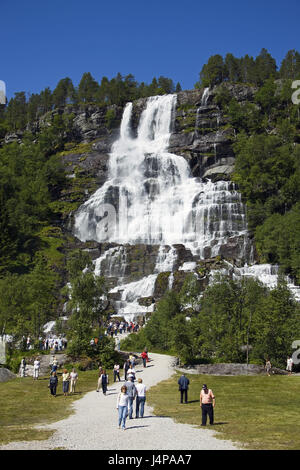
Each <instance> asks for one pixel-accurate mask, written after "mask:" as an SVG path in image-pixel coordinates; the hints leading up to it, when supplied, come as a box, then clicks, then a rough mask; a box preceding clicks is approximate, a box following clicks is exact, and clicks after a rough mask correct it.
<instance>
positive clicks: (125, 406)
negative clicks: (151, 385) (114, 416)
mask: <svg viewBox="0 0 300 470" xmlns="http://www.w3.org/2000/svg"><path fill="white" fill-rule="evenodd" d="M135 398H136V409H135V414H136V415H135V417H136V418H139V416H140V417H141V418H143V416H144V406H145V401H146V386H145V385H144V384H143V381H142V379H140V378H139V379H138V383H137V384H136V385H135V384H134V383H133V378H131V380H128V381H127V382H126V383H125V385H123V386H122V388H121V392H120V393H119V395H118V399H117V410H118V412H119V429H120V428H121V426H122V429H123V430H124V431H125V429H126V418H127V416H128V415H129V419H132V412H133V401H134V399H135Z"/></svg>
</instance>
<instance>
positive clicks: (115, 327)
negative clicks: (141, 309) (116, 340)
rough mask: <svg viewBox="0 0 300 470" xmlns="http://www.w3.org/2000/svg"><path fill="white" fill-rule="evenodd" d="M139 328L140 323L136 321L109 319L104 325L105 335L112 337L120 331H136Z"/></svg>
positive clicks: (120, 332)
mask: <svg viewBox="0 0 300 470" xmlns="http://www.w3.org/2000/svg"><path fill="white" fill-rule="evenodd" d="M139 328H140V325H139V323H138V322H133V321H130V322H128V321H125V320H124V321H119V320H115V321H112V320H110V322H109V323H108V324H107V325H106V331H105V335H107V336H111V337H114V336H117V335H118V334H122V333H136V332H137V331H138V330H139Z"/></svg>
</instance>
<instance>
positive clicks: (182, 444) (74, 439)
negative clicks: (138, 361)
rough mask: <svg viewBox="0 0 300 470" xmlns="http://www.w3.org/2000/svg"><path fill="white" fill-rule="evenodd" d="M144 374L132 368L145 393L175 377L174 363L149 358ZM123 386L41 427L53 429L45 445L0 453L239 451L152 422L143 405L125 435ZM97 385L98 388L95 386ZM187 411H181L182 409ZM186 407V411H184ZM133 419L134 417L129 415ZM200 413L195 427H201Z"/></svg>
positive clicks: (162, 420) (165, 422) (203, 433)
mask: <svg viewBox="0 0 300 470" xmlns="http://www.w3.org/2000/svg"><path fill="white" fill-rule="evenodd" d="M150 357H151V359H152V360H151V362H150V363H149V364H148V366H147V368H145V369H144V368H143V367H142V366H140V365H138V366H136V371H137V378H139V377H141V378H142V379H143V383H144V384H145V385H146V387H147V388H148V389H149V388H150V387H151V386H153V385H156V384H157V383H159V382H161V381H162V380H166V379H167V378H169V377H170V376H171V375H173V373H174V369H173V367H172V362H173V360H174V358H172V357H170V356H165V355H160V354H150ZM122 384H123V382H122V381H121V382H116V383H113V384H110V385H109V387H108V393H107V395H106V396H104V395H103V393H102V392H101V391H100V392H99V393H96V392H95V391H93V392H89V393H87V394H86V395H85V396H84V397H83V398H82V399H80V400H77V401H76V402H74V403H73V407H74V411H75V412H74V414H72V415H71V416H69V417H68V418H67V419H64V420H62V421H58V422H56V423H53V424H50V425H46V426H42V427H41V428H42V429H54V430H55V432H54V434H53V436H52V437H51V438H50V439H48V440H45V441H31V442H12V443H10V444H8V445H5V446H2V447H0V449H1V450H4V449H11V450H12V449H13V450H15V449H18V450H48V449H55V448H64V449H67V450H100V449H105V450H132V449H137V450H138V449H139V450H142V449H145V450H198V449H199V450H202V449H205V450H212V449H215V450H233V449H238V446H235V445H234V444H233V443H232V442H230V441H224V440H220V439H216V438H215V437H214V435H215V433H214V431H212V430H210V429H208V428H207V429H201V428H200V429H199V428H196V427H195V426H191V425H187V424H179V423H175V422H174V421H173V420H172V419H171V418H167V417H164V416H155V415H154V414H153V412H152V409H151V407H149V406H148V405H147V401H146V405H145V415H144V418H142V419H141V418H140V419H132V420H129V419H127V421H126V426H127V429H126V431H124V430H122V429H119V428H118V413H117V409H116V401H117V394H118V392H119V390H120V388H121V385H122ZM95 385H96V384H95ZM183 406H185V405H183ZM187 406H188V405H187ZM133 416H135V413H134V414H133ZM200 416H201V414H200V408H199V421H200V419H201V418H200Z"/></svg>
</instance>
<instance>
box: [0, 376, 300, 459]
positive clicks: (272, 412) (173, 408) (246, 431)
mask: <svg viewBox="0 0 300 470" xmlns="http://www.w3.org/2000/svg"><path fill="white" fill-rule="evenodd" d="M178 377H179V374H177V375H174V376H173V377H172V378H170V379H169V380H166V381H164V382H162V383H160V384H159V385H157V386H155V387H153V388H151V390H150V391H149V393H148V403H150V404H151V405H152V406H154V411H155V414H157V415H163V416H170V417H171V418H173V419H175V420H176V421H178V422H182V423H189V424H193V425H200V424H201V411H200V407H199V392H200V390H201V387H202V384H203V383H207V385H208V386H209V387H210V388H212V390H213V392H214V393H215V395H216V408H215V427H214V430H215V431H217V436H219V437H220V438H222V439H230V440H232V441H233V442H237V443H239V444H240V445H241V443H242V444H243V445H244V446H245V447H246V448H249V449H278V450H283V449H290V450H291V449H299V448H300V424H299V423H300V394H299V388H300V377H299V376H292V377H288V376H271V377H266V376H254V377H250V376H249V377H247V376H237V377H221V376H207V375H199V376H196V375H189V379H190V390H189V396H188V399H189V403H188V404H187V405H181V404H179V392H178V385H177V380H178ZM111 381H112V379H111V377H110V382H111ZM96 384H97V371H87V372H80V371H79V381H78V385H77V391H76V394H75V395H74V396H68V397H67V398H65V397H64V396H63V394H62V382H61V376H59V385H58V396H57V397H56V398H54V397H52V396H50V392H49V389H48V388H47V385H48V378H47V377H44V378H40V379H39V380H38V381H33V379H32V377H26V378H24V379H22V378H17V379H15V380H11V381H9V382H5V383H0V395H1V413H0V444H4V443H7V442H10V441H16V440H32V439H47V438H48V437H49V436H50V435H51V433H52V431H40V430H35V429H34V426H35V425H39V424H43V423H49V422H55V421H58V420H61V419H63V418H66V417H67V416H68V415H69V414H70V413H72V407H71V404H72V402H73V401H74V400H77V399H79V398H81V397H82V396H83V394H84V393H86V392H88V391H91V390H95V387H96ZM207 428H208V429H209V426H208V427H207Z"/></svg>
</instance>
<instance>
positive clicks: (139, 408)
mask: <svg viewBox="0 0 300 470" xmlns="http://www.w3.org/2000/svg"><path fill="white" fill-rule="evenodd" d="M135 388H136V391H137V396H136V407H135V417H136V418H139V417H141V418H143V417H144V407H145V401H146V386H145V385H144V384H143V381H142V379H138V383H137V384H136V386H135Z"/></svg>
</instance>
